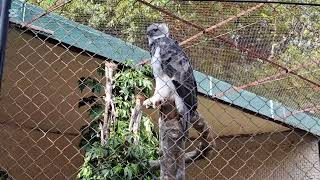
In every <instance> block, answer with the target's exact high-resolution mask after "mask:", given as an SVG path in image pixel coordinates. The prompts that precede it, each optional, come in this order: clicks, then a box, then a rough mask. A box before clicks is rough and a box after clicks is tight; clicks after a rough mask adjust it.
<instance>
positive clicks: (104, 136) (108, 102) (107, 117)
mask: <svg viewBox="0 0 320 180" xmlns="http://www.w3.org/2000/svg"><path fill="white" fill-rule="evenodd" d="M116 66H117V65H116V64H114V63H110V62H107V61H106V62H105V78H106V84H105V87H104V92H105V97H104V101H105V105H104V117H103V122H102V123H100V124H99V126H100V129H101V131H100V137H101V144H102V145H104V144H105V143H106V142H107V140H108V138H109V124H110V121H111V120H112V119H114V118H115V109H114V104H113V101H112V97H111V96H112V84H113V79H112V77H113V70H114V69H115V68H116ZM110 107H111V112H110V113H109V108H110Z"/></svg>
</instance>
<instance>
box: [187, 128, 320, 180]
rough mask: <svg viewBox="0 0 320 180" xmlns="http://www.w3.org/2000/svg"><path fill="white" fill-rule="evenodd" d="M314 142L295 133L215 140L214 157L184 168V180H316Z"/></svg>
mask: <svg viewBox="0 0 320 180" xmlns="http://www.w3.org/2000/svg"><path fill="white" fill-rule="evenodd" d="M318 142H319V139H318V138H315V137H314V136H311V135H308V134H305V133H301V132H298V131H295V130H291V131H288V132H278V133H265V134H260V135H256V136H248V137H230V138H222V139H218V140H217V141H216V152H215V153H212V154H211V155H210V156H209V157H208V158H206V159H203V160H199V161H197V162H196V163H193V164H191V165H190V166H189V167H188V169H187V172H188V178H187V179H199V180H209V179H214V180H225V179H232V180H247V179H252V180H266V179H270V180H290V179H292V180H298V179H299V180H302V179H303V180H316V179H319V177H320V166H319V147H318Z"/></svg>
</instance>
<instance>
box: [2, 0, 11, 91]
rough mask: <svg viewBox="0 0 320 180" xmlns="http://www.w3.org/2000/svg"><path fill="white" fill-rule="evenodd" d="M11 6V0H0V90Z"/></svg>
mask: <svg viewBox="0 0 320 180" xmlns="http://www.w3.org/2000/svg"><path fill="white" fill-rule="evenodd" d="M10 7H11V0H2V1H1V7H0V14H1V16H0V92H1V84H2V74H3V68H4V67H3V66H4V60H5V49H6V41H7V33H8V25H9V9H10Z"/></svg>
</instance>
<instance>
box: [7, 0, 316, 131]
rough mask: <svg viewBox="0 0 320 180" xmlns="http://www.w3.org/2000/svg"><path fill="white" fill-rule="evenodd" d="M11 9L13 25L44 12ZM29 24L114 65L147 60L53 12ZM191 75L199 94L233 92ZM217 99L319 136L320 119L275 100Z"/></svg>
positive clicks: (240, 94) (242, 95) (249, 96)
mask: <svg viewBox="0 0 320 180" xmlns="http://www.w3.org/2000/svg"><path fill="white" fill-rule="evenodd" d="M11 9H12V10H13V12H14V13H13V14H12V15H11V18H10V21H11V22H14V23H23V22H28V21H30V20H31V19H32V18H33V17H35V16H36V15H39V14H41V13H43V12H44V10H43V9H41V8H39V7H36V6H33V5H30V4H28V3H23V2H21V1H19V0H13V2H12V5H11ZM32 25H35V26H38V27H40V28H43V29H46V30H49V31H52V32H53V34H46V33H43V32H40V33H41V34H43V35H46V36H48V37H49V38H52V39H55V40H57V41H59V42H63V43H66V44H69V45H71V46H74V47H77V48H80V49H82V50H85V51H88V52H92V53H95V54H97V55H100V56H103V57H106V58H108V59H112V60H115V61H117V62H122V61H125V60H128V59H132V60H133V61H134V62H136V63H137V62H139V61H141V60H143V59H148V58H150V54H149V52H148V51H146V50H144V49H141V48H139V47H137V46H134V45H132V44H130V43H127V42H125V41H123V40H121V39H119V38H116V37H113V36H110V35H108V34H105V33H102V32H100V31H97V30H95V29H93V28H91V27H89V26H85V25H82V24H79V23H76V22H74V21H70V20H68V19H66V18H64V17H62V16H59V15H56V14H53V13H50V14H49V15H46V16H44V17H41V18H40V19H38V20H36V21H35V22H33V23H32ZM194 75H195V77H196V80H197V83H198V91H199V92H200V93H202V94H204V95H206V96H213V95H217V94H220V93H223V92H226V91H230V90H232V89H233V86H232V85H231V84H229V83H227V82H224V81H221V80H219V79H216V78H214V77H212V76H209V75H206V74H204V73H201V72H198V71H194ZM218 99H220V100H222V101H224V102H226V103H230V104H233V105H235V106H238V107H240V108H242V109H244V110H249V111H251V112H253V113H256V114H259V115H263V116H266V117H269V118H271V119H274V120H277V121H280V122H283V123H285V124H287V125H290V126H293V127H296V128H299V129H302V130H305V131H308V132H311V133H313V134H315V135H320V124H319V123H320V119H318V118H316V117H313V116H310V115H308V114H307V113H303V112H300V113H294V114H293V115H290V114H291V113H293V112H296V111H295V110H294V109H292V108H289V107H286V106H284V105H282V104H281V103H279V102H277V101H274V100H270V99H267V98H265V97H262V96H258V95H256V94H254V93H251V92H249V91H245V90H240V91H232V92H230V93H226V94H225V95H223V96H221V97H218Z"/></svg>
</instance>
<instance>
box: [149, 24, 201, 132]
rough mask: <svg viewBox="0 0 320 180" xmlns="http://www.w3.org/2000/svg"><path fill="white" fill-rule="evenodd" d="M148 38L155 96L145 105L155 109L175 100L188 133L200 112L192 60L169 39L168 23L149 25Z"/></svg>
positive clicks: (175, 42)
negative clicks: (168, 100) (167, 101)
mask: <svg viewBox="0 0 320 180" xmlns="http://www.w3.org/2000/svg"><path fill="white" fill-rule="evenodd" d="M147 36H148V40H149V46H150V49H151V57H152V59H151V65H152V70H153V75H154V78H155V81H156V87H155V92H154V95H153V96H152V97H151V98H149V99H147V100H145V101H144V103H143V104H144V105H145V106H146V107H147V108H148V107H150V106H152V107H153V108H156V104H157V103H161V102H163V101H164V100H165V99H170V100H174V102H175V105H176V108H177V110H178V113H179V114H180V115H181V117H182V118H183V119H182V121H181V122H182V128H183V131H184V132H186V131H187V130H188V127H189V123H190V121H191V119H192V117H193V116H194V115H195V113H196V110H197V84H196V81H195V78H194V75H193V70H192V66H191V63H190V60H189V58H188V57H187V55H186V53H185V52H184V51H183V50H182V48H181V47H180V46H179V44H178V43H177V41H175V40H173V39H171V38H170V37H169V29H168V26H167V25H166V24H165V23H154V24H152V25H150V26H149V27H148V28H147Z"/></svg>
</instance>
